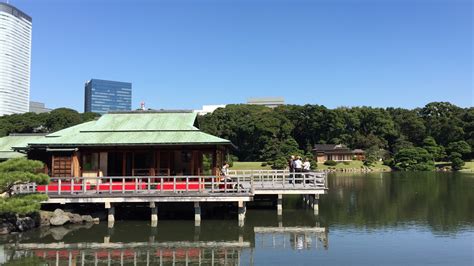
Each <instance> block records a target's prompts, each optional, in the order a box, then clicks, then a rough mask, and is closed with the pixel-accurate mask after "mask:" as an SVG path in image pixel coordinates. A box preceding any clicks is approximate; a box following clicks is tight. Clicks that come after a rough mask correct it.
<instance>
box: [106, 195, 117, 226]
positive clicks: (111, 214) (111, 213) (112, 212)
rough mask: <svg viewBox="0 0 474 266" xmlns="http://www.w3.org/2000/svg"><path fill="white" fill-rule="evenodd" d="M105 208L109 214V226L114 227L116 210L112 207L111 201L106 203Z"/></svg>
mask: <svg viewBox="0 0 474 266" xmlns="http://www.w3.org/2000/svg"><path fill="white" fill-rule="evenodd" d="M105 208H106V209H107V211H108V213H107V222H108V223H109V224H112V227H113V223H114V222H115V216H114V215H115V208H114V207H113V206H112V204H111V203H110V202H109V201H106V202H105Z"/></svg>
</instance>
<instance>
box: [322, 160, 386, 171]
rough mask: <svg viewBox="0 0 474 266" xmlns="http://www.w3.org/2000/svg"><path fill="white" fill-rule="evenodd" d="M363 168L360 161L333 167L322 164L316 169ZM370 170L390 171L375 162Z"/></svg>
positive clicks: (380, 163)
mask: <svg viewBox="0 0 474 266" xmlns="http://www.w3.org/2000/svg"><path fill="white" fill-rule="evenodd" d="M363 167H364V164H363V162H362V161H350V162H346V163H342V162H341V163H338V164H337V165H335V166H328V165H325V164H323V163H318V169H319V170H326V169H330V168H331V169H336V170H339V169H361V168H363ZM371 169H372V170H374V171H384V172H388V171H391V169H390V167H388V166H386V165H383V164H382V162H376V163H375V164H374V166H372V167H371Z"/></svg>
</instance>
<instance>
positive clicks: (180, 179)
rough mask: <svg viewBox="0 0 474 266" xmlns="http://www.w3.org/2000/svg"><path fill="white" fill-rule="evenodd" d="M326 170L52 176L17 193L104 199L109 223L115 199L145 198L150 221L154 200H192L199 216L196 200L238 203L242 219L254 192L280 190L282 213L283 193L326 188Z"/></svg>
mask: <svg viewBox="0 0 474 266" xmlns="http://www.w3.org/2000/svg"><path fill="white" fill-rule="evenodd" d="M327 189H328V187H327V175H326V174H325V173H322V172H305V173H290V172H288V171H285V170H244V171H230V172H229V175H227V176H225V177H223V176H119V177H52V178H51V181H50V183H49V184H48V185H36V184H34V183H31V184H24V185H17V186H16V188H15V192H16V193H19V194H24V193H35V192H40V193H45V194H47V195H48V196H49V199H48V200H47V201H45V202H44V204H49V203H56V204H57V203H59V204H66V203H104V204H105V208H107V209H109V216H108V220H109V222H113V221H114V208H113V206H112V205H113V204H114V203H123V202H127V203H132V202H147V203H149V204H150V208H151V209H152V221H157V219H158V215H157V212H158V209H157V207H156V203H158V202H193V203H194V208H195V219H196V221H200V219H201V217H200V213H201V210H200V205H199V203H200V202H238V207H239V221H242V222H243V220H244V218H245V202H248V201H252V200H253V198H254V196H256V195H278V202H277V210H278V214H279V215H281V213H282V198H283V195H285V194H299V195H305V197H307V195H312V196H311V197H312V203H313V205H314V206H315V208H316V209H315V210H317V199H319V195H320V194H325V193H326V192H327Z"/></svg>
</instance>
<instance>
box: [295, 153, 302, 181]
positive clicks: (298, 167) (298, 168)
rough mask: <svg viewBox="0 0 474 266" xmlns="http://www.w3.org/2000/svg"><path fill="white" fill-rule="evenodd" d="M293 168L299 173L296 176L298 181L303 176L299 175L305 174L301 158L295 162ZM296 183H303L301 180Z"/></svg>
mask: <svg viewBox="0 0 474 266" xmlns="http://www.w3.org/2000/svg"><path fill="white" fill-rule="evenodd" d="M293 168H294V170H295V172H296V173H297V174H296V175H295V177H296V179H300V178H301V174H298V173H301V172H303V162H302V161H301V157H300V156H298V157H296V160H294V161H293ZM295 181H296V182H295V183H301V182H300V180H295Z"/></svg>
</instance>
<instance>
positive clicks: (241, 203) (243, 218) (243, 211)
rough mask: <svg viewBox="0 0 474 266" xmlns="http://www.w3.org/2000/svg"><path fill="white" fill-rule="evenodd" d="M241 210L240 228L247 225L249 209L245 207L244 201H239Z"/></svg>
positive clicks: (239, 210)
mask: <svg viewBox="0 0 474 266" xmlns="http://www.w3.org/2000/svg"><path fill="white" fill-rule="evenodd" d="M238 204H239V209H238V215H239V217H238V218H239V226H241V227H242V226H244V223H245V213H246V212H247V208H246V207H245V202H244V201H239V203H238Z"/></svg>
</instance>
